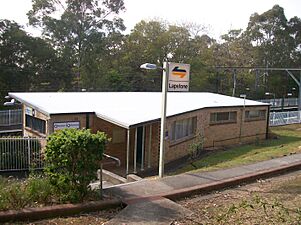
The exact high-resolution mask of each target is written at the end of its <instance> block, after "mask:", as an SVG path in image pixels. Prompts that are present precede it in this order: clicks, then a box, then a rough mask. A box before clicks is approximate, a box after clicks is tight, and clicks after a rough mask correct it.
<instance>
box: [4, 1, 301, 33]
mask: <svg viewBox="0 0 301 225" xmlns="http://www.w3.org/2000/svg"><path fill="white" fill-rule="evenodd" d="M124 2H125V7H126V11H125V12H123V13H122V14H120V16H121V17H122V18H123V19H124V23H125V26H126V27H127V30H126V32H130V31H131V29H133V27H134V26H135V24H136V23H138V22H139V21H141V20H143V19H144V20H151V19H161V20H164V21H168V22H171V23H180V24H181V23H194V24H199V25H205V26H207V27H208V34H209V35H211V36H213V37H215V38H218V37H219V36H220V35H222V34H225V33H227V32H228V31H229V30H231V29H239V28H242V29H245V28H246V27H247V25H248V21H249V18H250V16H251V14H253V13H255V12H257V13H259V14H261V13H263V12H265V11H267V10H269V9H271V8H272V7H273V6H274V5H276V4H278V5H280V6H281V7H283V8H284V10H285V15H286V17H287V19H290V18H292V17H294V16H298V17H301V0H206V1H205V0H184V1H183V0H124ZM30 9H31V0H0V19H10V20H14V21H16V22H18V23H19V24H21V25H24V26H26V24H27V23H28V20H27V16H26V13H27V12H28V11H29V10H30ZM28 31H30V32H32V30H30V29H28Z"/></svg>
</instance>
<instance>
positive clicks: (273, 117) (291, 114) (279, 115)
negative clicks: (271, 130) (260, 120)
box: [270, 111, 301, 126]
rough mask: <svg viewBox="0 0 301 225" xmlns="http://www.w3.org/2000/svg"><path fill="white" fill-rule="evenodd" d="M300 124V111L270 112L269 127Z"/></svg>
mask: <svg viewBox="0 0 301 225" xmlns="http://www.w3.org/2000/svg"><path fill="white" fill-rule="evenodd" d="M294 123H301V111H287V112H271V113H270V126H281V125H286V124H294Z"/></svg>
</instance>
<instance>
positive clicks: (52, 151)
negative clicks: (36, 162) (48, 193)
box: [45, 129, 108, 202]
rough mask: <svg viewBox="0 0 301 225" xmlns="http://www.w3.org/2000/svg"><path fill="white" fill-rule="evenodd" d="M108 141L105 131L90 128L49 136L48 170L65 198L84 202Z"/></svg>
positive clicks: (63, 198) (46, 158)
mask: <svg viewBox="0 0 301 225" xmlns="http://www.w3.org/2000/svg"><path fill="white" fill-rule="evenodd" d="M107 141H108V139H107V136H106V135H105V134H104V133H102V132H97V133H96V134H91V132H90V130H77V129H64V130H60V131H57V132H55V133H53V134H52V135H50V136H49V138H48V141H47V145H46V150H45V160H46V167H45V172H46V174H47V175H48V176H49V178H50V180H51V184H52V185H53V186H55V187H56V188H57V189H58V191H59V193H61V196H62V200H63V201H64V200H67V201H72V202H77V201H82V200H83V199H84V197H85V196H86V195H87V194H88V192H89V190H90V189H89V187H88V185H89V183H90V182H91V181H92V180H95V179H96V178H97V177H96V171H97V169H98V168H99V161H100V160H101V159H102V154H103V152H104V150H105V145H106V142H107Z"/></svg>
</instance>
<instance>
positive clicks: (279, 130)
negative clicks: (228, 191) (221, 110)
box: [176, 124, 301, 173]
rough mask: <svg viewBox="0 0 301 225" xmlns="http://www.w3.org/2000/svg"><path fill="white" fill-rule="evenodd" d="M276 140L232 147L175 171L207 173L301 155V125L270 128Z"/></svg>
mask: <svg viewBox="0 0 301 225" xmlns="http://www.w3.org/2000/svg"><path fill="white" fill-rule="evenodd" d="M271 132H273V133H274V134H276V135H277V137H278V138H277V139H269V140H264V141H262V142H260V143H257V144H251V145H244V146H239V147H234V148H231V149H228V150H224V151H216V152H212V153H210V154H209V155H207V156H204V157H203V158H202V159H200V160H197V161H194V162H192V163H190V164H189V165H187V166H184V167H183V168H181V169H179V170H178V171H176V173H184V172H188V171H192V170H194V171H197V172H199V171H209V170H217V169H222V168H229V167H234V166H239V165H244V164H250V163H255V162H259V161H264V160H269V159H273V158H278V157H281V156H286V155H290V154H295V153H301V125H300V124H294V125H288V126H281V127H273V128H271Z"/></svg>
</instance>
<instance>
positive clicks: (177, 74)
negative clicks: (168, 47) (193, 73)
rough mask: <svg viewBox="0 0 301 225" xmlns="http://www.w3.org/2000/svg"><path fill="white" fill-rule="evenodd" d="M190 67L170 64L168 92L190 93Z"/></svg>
mask: <svg viewBox="0 0 301 225" xmlns="http://www.w3.org/2000/svg"><path fill="white" fill-rule="evenodd" d="M189 76H190V65H189V64H183V63H173V62H170V63H168V91H171V92H172V91H179V92H180V91H189Z"/></svg>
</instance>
